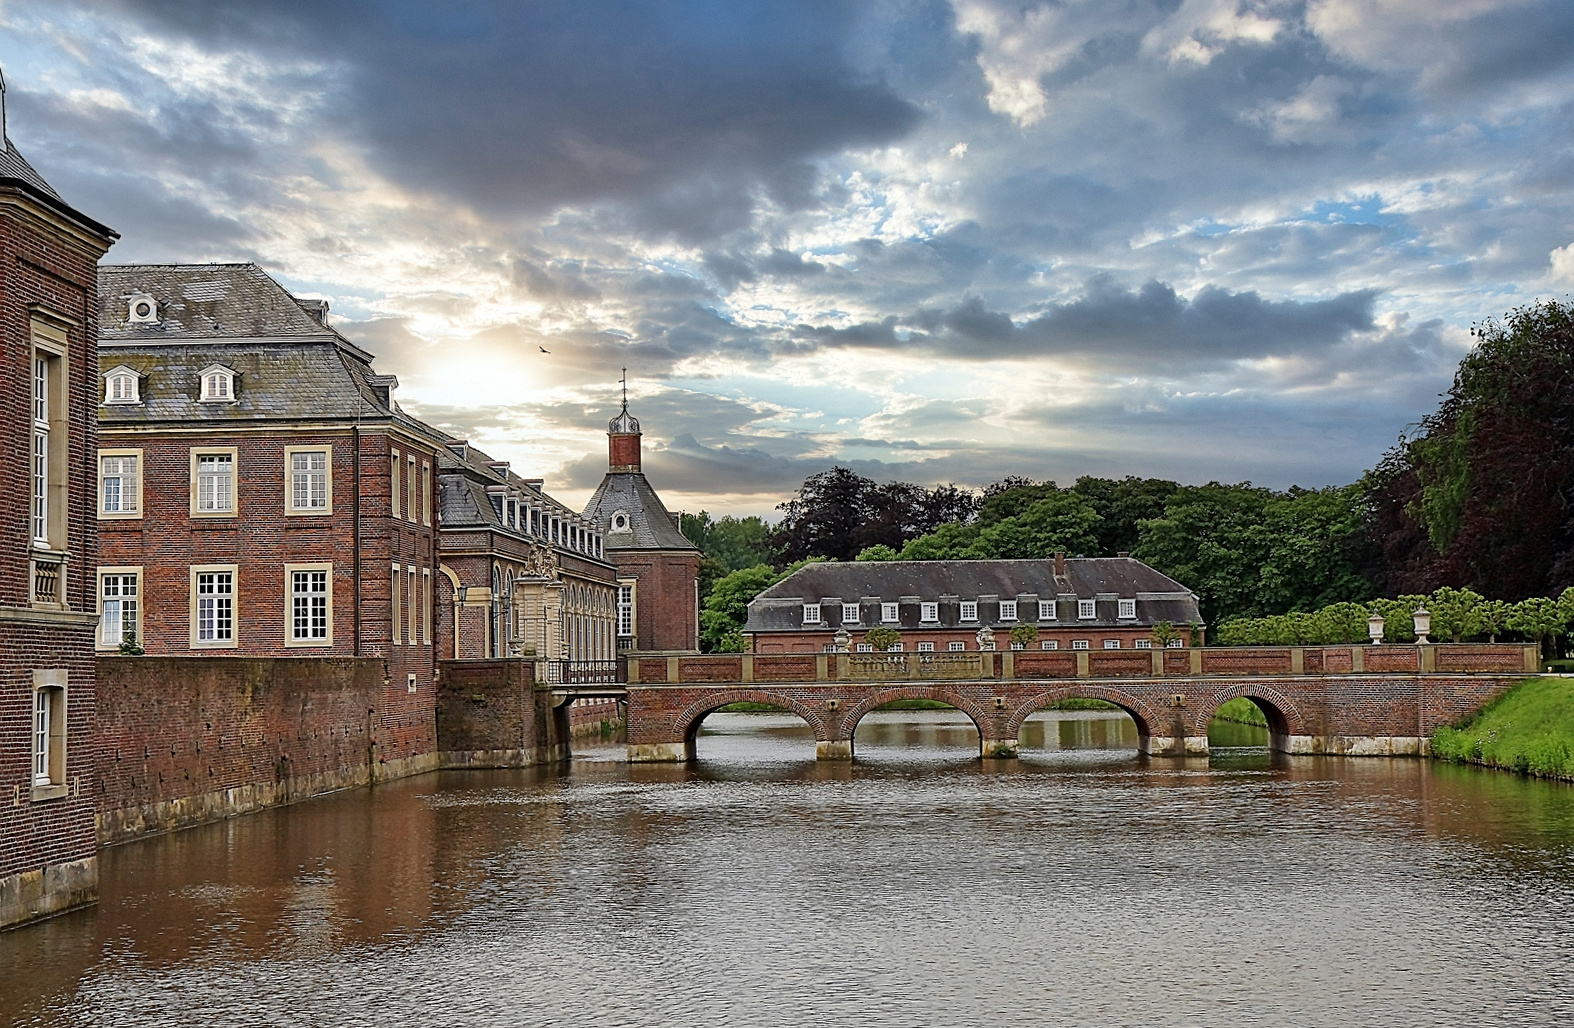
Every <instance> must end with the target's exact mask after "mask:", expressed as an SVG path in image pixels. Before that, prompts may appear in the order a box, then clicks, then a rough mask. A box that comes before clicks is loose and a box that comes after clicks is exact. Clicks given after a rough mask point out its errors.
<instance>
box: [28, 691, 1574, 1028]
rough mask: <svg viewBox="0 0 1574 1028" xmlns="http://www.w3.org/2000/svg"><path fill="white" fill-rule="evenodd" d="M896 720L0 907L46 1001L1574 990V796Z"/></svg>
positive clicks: (1248, 1002) (1135, 1018)
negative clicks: (57, 901)
mask: <svg viewBox="0 0 1574 1028" xmlns="http://www.w3.org/2000/svg"><path fill="white" fill-rule="evenodd" d="M1216 727H1217V728H1218V731H1217V732H1216V733H1215V735H1214V736H1213V740H1214V745H1215V747H1216V749H1215V752H1214V753H1213V755H1212V756H1211V757H1209V758H1207V759H1199V758H1193V759H1188V760H1184V761H1183V760H1175V759H1169V758H1154V759H1148V758H1143V757H1141V756H1139V755H1138V754H1137V753H1136V750H1135V746H1136V737H1135V732H1134V729H1133V727H1132V725H1131V723H1130V721H1129V720H1127V719H1125V718H1124V717H1122V716H1110V715H1107V714H1103V713H1096V712H1062V713H1057V714H1051V715H1043V716H1041V717H1040V718H1039V719H1036V720H1034V721H1032V722H1030V723H1029V725H1028V727H1027V729H1026V730H1025V732H1024V741H1025V744H1026V745H1025V747H1024V750H1023V756H1022V759H1021V760H1019V761H988V762H985V761H980V760H978V759H977V757H976V753H977V736H976V734H975V733H974V731H973V729H972V727H971V725H970V724H968V723H967V722H966V721H965V720H964V719H962V718H961V717H960V715H957V714H954V713H949V712H937V713H931V712H917V713H906V712H888V713H878V714H874V715H871V716H870V718H869V719H867V720H866V722H865V723H864V725H863V726H861V727H860V729H859V733H858V736H857V740H856V744H857V752H858V759H857V761H856V762H854V763H852V764H845V763H841V764H829V763H827V764H820V763H816V762H815V760H814V740H813V737H812V736H811V735H810V734H809V732H808V731H807V729H806V728H805V727H803V726H802V724H801V723H800V722H798V721H796V719H794V718H791V717H788V716H777V715H749V714H737V715H720V714H719V715H713V716H712V717H711V718H710V719H708V720H707V722H706V728H707V733H706V734H705V735H704V736H703V737H702V738H701V740H700V744H699V756H700V759H699V761H698V762H697V763H696V764H695V765H693V766H691V767H687V768H685V767H675V766H652V765H644V766H630V765H628V764H626V763H624V762H622V760H621V759H620V757H621V750H620V748H618V747H615V746H608V747H601V748H594V747H582V748H581V749H582V753H581V756H580V757H579V758H578V759H576V760H575V762H574V763H573V765H572V767H570V768H566V769H562V770H526V771H513V772H469V773H464V772H444V773H441V774H435V775H428V776H425V777H421V778H417V779H412V780H408V781H404V782H396V783H392V784H389V785H384V786H379V787H378V788H376V789H373V790H359V791H355V792H347V793H341V794H338V795H335V796H330V797H326V798H323V799H319V800H316V801H313V802H309V803H303V804H300V805H297V806H294V807H290V808H286V809H282V810H275V811H270V812H266V813H262V814H257V815H253V816H250V817H244V818H237V819H234V820H231V821H227V822H224V823H222V824H217V825H211V826H207V827H204V828H199V829H195V830H192V831H187V832H181V833H178V834H175V835H170V836H164V837H161V838H155V839H149V840H144V841H142V842H138V843H132V844H129V845H125V846H120V847H116V848H114V849H112V850H109V851H107V852H106V853H105V854H104V855H103V858H102V876H103V889H102V892H103V896H102V902H101V903H100V904H99V906H98V907H97V908H96V909H92V910H87V911H82V912H78V913H73V914H70V915H67V916H64V917H60V918H57V919H54V920H52V921H49V922H45V923H43V924H39V925H34V926H30V927H27V928H24V929H20V930H17V931H12V932H7V933H0V1022H10V1023H16V1024H25V1025H94V1026H98V1025H158V1024H173V1025H182V1026H198V1025H201V1026H208V1025H247V1026H250V1025H324V1026H336V1025H368V1026H371V1025H377V1026H386V1025H401V1024H408V1025H428V1024H430V1025H508V1026H515V1025H532V1026H533V1025H544V1026H545V1025H550V1026H558V1025H562V1026H570V1025H574V1026H579V1025H598V1026H604V1025H640V1026H643V1025H650V1026H662V1028H673V1026H691V1025H692V1026H699V1025H737V1026H761V1025H769V1026H776V1025H781V1026H796V1025H836V1026H842V1025H890V1026H904V1028H907V1026H915V1025H924V1026H928V1025H988V1026H1012V1025H1128V1024H1129V1025H1139V1024H1140V1025H1172V1024H1173V1025H1255V1024H1264V1025H1270V1024H1271V1025H1340V1026H1351V1025H1394V1024H1467V1023H1468V1024H1476V1023H1480V1024H1500V1025H1531V1024H1554V1023H1560V1022H1561V1023H1570V1021H1571V1019H1574V931H1570V925H1571V924H1574V788H1571V787H1569V786H1567V785H1558V784H1551V783H1545V782H1536V781H1529V780H1525V779H1522V778H1518V777H1515V776H1512V775H1507V774H1502V773H1491V772H1483V771H1479V770H1475V769H1469V768H1455V767H1448V766H1437V765H1433V764H1430V763H1426V762H1422V761H1417V760H1393V761H1389V760H1380V759H1335V758H1312V757H1296V758H1288V757H1283V756H1278V755H1272V754H1269V753H1268V752H1267V751H1266V749H1264V748H1262V743H1263V742H1265V740H1264V739H1263V738H1262V736H1261V735H1260V734H1259V730H1256V729H1250V728H1243V727H1241V726H1216Z"/></svg>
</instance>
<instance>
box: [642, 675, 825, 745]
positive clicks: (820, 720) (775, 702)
mask: <svg viewBox="0 0 1574 1028" xmlns="http://www.w3.org/2000/svg"><path fill="white" fill-rule="evenodd" d="M731 703H769V704H770V705H771V706H773V707H781V708H782V709H783V710H787V711H790V712H792V713H794V714H796V715H798V716H799V717H801V718H803V720H804V721H805V722H807V723H808V725H809V727H810V728H811V729H813V731H814V738H815V741H816V742H825V741H827V740H829V739H831V738H833V737H832V736H831V735H830V734H829V729H830V726H829V725H828V724H827V723H826V719H825V715H824V713H823V712H822V711H819V710H816V709H814V708H813V707H811V706H809V705H808V704H806V703H804V702H803V701H802V700H800V699H798V698H796V697H793V696H790V695H787V694H784V693H779V692H773V691H771V690H769V689H727V690H724V691H721V692H716V693H712V694H709V695H707V696H706V697H705V698H704V699H702V700H698V701H696V702H694V703H692V704H690V705H689V706H688V707H687V708H685V709H684V711H683V712H682V713H681V714H679V715H678V716H677V717H676V718H674V719H673V723H672V727H673V729H674V732H675V733H676V734H677V735H678V737H680V738H681V739H682V740H683V743H684V746H685V748H686V749H687V750H688V752H689V754H690V755H691V756H692V754H693V752H694V740H695V739H696V737H698V735H699V731H700V724H701V722H703V721H704V720H705V717H706V715H708V714H713V713H715V712H716V711H717V710H719V709H720V708H722V707H725V706H727V705H728V704H731Z"/></svg>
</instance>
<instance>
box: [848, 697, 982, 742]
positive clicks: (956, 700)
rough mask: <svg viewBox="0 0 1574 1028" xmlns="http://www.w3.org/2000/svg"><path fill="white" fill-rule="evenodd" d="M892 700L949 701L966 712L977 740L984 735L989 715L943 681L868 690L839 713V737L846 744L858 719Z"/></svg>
mask: <svg viewBox="0 0 1574 1028" xmlns="http://www.w3.org/2000/svg"><path fill="white" fill-rule="evenodd" d="M896 700H938V701H939V702H941V703H949V704H950V705H951V706H953V707H955V708H956V709H957V710H960V711H961V712H962V713H964V714H966V715H967V717H968V720H970V721H972V722H973V727H974V728H976V729H978V738H979V740H980V742H982V740H984V739H986V738H988V732H987V731H986V728H987V727H988V724H989V721H988V718H989V716H990V715H989V714H987V713H985V712H984V710H983V708H982V707H980V706H979V705H978V703H977V701H975V700H972V699H969V698H968V697H967V696H964V695H963V694H962V693H960V692H957V691H956V690H954V689H948V688H946V687H945V686H943V685H894V686H891V687H890V688H888V689H879V690H876V691H874V692H872V693H869V694H868V695H866V696H864V697H863V698H862V699H861V700H859V701H858V702H857V703H855V704H854V705H853V706H852V707H850V708H849V709H848V710H847V712H846V713H845V714H843V715H842V724H841V730H842V738H843V739H846V740H847V741H848V743H849V744H850V743H851V742H852V739H853V735H854V734H855V733H856V732H857V731H858V722H860V721H862V720H863V719H864V717H865V716H866V715H868V714H869V713H870V712H871V711H873V710H875V709H876V708H877V707H883V706H885V705H886V704H887V703H892V702H894V701H896Z"/></svg>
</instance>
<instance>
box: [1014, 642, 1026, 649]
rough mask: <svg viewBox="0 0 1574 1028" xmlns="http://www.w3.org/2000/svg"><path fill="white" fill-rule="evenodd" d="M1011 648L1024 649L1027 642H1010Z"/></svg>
mask: <svg viewBox="0 0 1574 1028" xmlns="http://www.w3.org/2000/svg"><path fill="white" fill-rule="evenodd" d="M1011 648H1012V649H1013V650H1025V649H1027V644H1026V643H1019V642H1014V643H1012V644H1011Z"/></svg>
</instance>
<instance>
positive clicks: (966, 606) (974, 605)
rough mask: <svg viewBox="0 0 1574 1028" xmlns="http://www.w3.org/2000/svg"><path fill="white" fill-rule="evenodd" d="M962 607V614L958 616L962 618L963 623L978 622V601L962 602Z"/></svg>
mask: <svg viewBox="0 0 1574 1028" xmlns="http://www.w3.org/2000/svg"><path fill="white" fill-rule="evenodd" d="M960 607H961V613H960V614H959V615H958V617H960V618H961V620H963V621H977V620H978V601H977V600H963V601H962V602H961V604H960Z"/></svg>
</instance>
